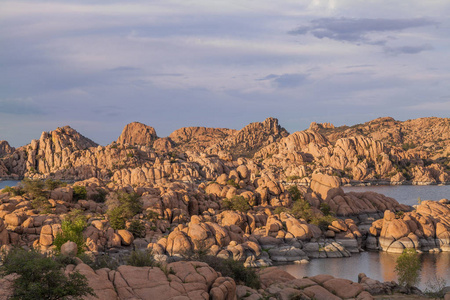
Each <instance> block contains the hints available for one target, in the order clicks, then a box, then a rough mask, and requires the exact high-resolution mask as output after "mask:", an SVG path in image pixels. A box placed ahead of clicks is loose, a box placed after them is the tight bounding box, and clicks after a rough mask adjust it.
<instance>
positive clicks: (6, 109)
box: [0, 99, 44, 115]
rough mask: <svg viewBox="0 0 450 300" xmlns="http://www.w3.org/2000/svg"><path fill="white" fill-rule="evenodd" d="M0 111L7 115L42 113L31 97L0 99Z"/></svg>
mask: <svg viewBox="0 0 450 300" xmlns="http://www.w3.org/2000/svg"><path fill="white" fill-rule="evenodd" d="M0 113H2V114H9V115H41V114H44V113H43V111H42V110H41V109H40V108H39V107H38V106H37V104H36V103H34V101H32V100H31V99H0Z"/></svg>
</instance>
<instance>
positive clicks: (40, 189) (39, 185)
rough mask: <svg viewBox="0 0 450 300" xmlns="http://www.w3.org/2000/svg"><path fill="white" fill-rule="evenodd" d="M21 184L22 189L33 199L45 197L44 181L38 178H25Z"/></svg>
mask: <svg viewBox="0 0 450 300" xmlns="http://www.w3.org/2000/svg"><path fill="white" fill-rule="evenodd" d="M21 185H22V186H23V191H24V192H25V193H26V194H28V195H30V197H31V198H33V199H35V198H37V197H44V196H45V197H46V194H45V192H44V182H43V181H42V180H40V179H29V178H25V179H24V180H22V181H21Z"/></svg>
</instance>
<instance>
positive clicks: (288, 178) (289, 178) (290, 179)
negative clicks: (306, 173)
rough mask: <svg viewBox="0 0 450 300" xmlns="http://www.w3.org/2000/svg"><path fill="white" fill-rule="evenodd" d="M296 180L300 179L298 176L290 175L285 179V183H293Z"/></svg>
mask: <svg viewBox="0 0 450 300" xmlns="http://www.w3.org/2000/svg"><path fill="white" fill-rule="evenodd" d="M297 179H300V176H297V175H292V176H288V177H286V181H294V180H297Z"/></svg>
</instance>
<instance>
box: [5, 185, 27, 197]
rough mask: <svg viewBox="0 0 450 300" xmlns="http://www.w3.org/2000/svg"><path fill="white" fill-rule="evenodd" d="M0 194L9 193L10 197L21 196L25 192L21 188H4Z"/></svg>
mask: <svg viewBox="0 0 450 300" xmlns="http://www.w3.org/2000/svg"><path fill="white" fill-rule="evenodd" d="M2 193H9V194H10V195H11V196H22V195H23V194H24V193H25V191H24V190H23V189H22V188H21V187H18V186H16V187H10V186H5V187H4V188H3V190H2Z"/></svg>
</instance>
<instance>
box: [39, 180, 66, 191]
mask: <svg viewBox="0 0 450 300" xmlns="http://www.w3.org/2000/svg"><path fill="white" fill-rule="evenodd" d="M44 185H45V188H46V189H47V190H49V191H53V190H54V189H56V188H59V187H63V186H66V185H67V183H65V182H62V181H61V180H53V179H51V178H49V179H47V180H46V181H45V182H44Z"/></svg>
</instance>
